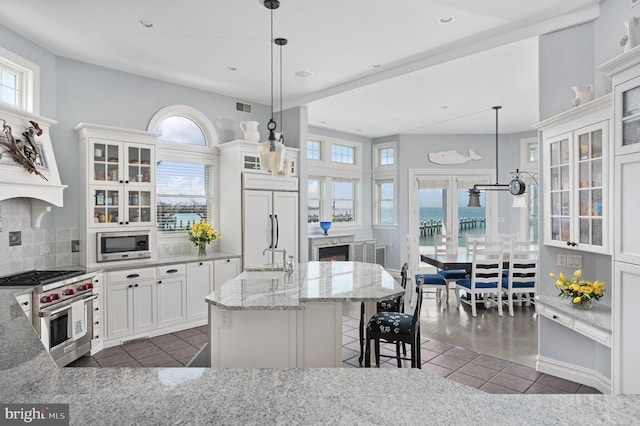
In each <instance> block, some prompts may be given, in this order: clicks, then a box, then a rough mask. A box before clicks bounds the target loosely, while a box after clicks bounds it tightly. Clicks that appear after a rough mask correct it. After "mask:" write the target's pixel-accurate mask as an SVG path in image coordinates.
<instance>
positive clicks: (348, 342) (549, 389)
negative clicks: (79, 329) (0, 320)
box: [69, 316, 600, 394]
mask: <svg viewBox="0 0 640 426" xmlns="http://www.w3.org/2000/svg"><path fill="white" fill-rule="evenodd" d="M358 325H359V320H358V319H355V318H352V317H349V316H344V317H343V322H342V330H343V338H342V343H343V349H342V359H343V363H342V365H343V367H345V368H359V364H358V356H359V354H360V345H359V341H358ZM207 331H208V326H206V325H205V326H201V327H196V328H191V329H188V330H183V331H178V332H175V333H170V334H165V335H162V336H157V337H152V338H149V339H144V340H138V341H134V342H130V343H126V344H124V345H121V346H115V347H111V348H108V349H105V350H103V351H101V352H99V353H97V354H96V355H95V356H85V357H82V358H80V359H78V360H76V361H75V362H73V363H72V364H69V367H182V366H185V365H187V364H188V363H189V361H190V360H191V359H192V358H193V357H194V356H195V355H196V353H197V352H198V350H200V348H202V346H203V345H204V344H205V343H206V342H207ZM407 351H409V348H407ZM381 353H382V354H387V355H394V353H395V347H394V346H392V345H382V348H381ZM421 356H422V371H424V372H427V373H431V374H435V375H438V376H441V377H445V378H447V379H449V380H454V381H456V382H459V383H463V384H465V385H468V386H471V387H474V388H476V389H480V390H482V391H485V392H488V393H502V394H505V393H513V394H528V393H536V394H552V393H562V394H568V393H600V392H599V391H598V390H596V389H593V388H591V387H588V386H584V385H581V384H579V383H574V382H571V381H568V380H564V379H561V378H558V377H554V376H550V375H548V374H543V373H539V372H537V371H536V370H535V369H533V368H530V367H526V366H523V365H520V364H516V363H513V362H509V361H505V360H502V359H499V358H495V357H491V356H487V355H483V354H480V353H478V352H473V351H470V350H467V349H463V348H461V347H458V346H453V345H450V344H446V343H441V342H438V341H435V340H430V339H427V338H423V339H422V344H421ZM380 362H381V365H380V368H397V361H396V360H395V359H393V358H381V361H380ZM402 362H403V366H404V367H409V365H410V362H409V361H402Z"/></svg>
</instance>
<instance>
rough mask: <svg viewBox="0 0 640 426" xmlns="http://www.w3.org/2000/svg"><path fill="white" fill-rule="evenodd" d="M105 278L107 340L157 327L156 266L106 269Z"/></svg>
mask: <svg viewBox="0 0 640 426" xmlns="http://www.w3.org/2000/svg"><path fill="white" fill-rule="evenodd" d="M107 280H108V284H107V300H106V302H107V338H108V339H114V338H118V337H126V336H130V335H133V334H136V333H141V332H144V331H148V330H153V329H155V328H157V324H158V317H157V309H156V307H157V293H156V292H157V288H156V280H155V269H153V268H144V269H136V270H127V271H117V272H109V273H108V274H107Z"/></svg>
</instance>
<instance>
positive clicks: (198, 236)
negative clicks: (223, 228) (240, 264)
mask: <svg viewBox="0 0 640 426" xmlns="http://www.w3.org/2000/svg"><path fill="white" fill-rule="evenodd" d="M221 239H222V235H220V234H219V233H218V231H217V230H215V229H213V226H211V224H210V223H209V222H207V221H206V220H205V219H200V220H199V221H198V222H196V223H194V224H193V226H192V227H191V229H189V241H191V242H193V243H194V244H195V245H197V246H200V247H204V245H205V244H209V243H211V242H213V241H215V240H221Z"/></svg>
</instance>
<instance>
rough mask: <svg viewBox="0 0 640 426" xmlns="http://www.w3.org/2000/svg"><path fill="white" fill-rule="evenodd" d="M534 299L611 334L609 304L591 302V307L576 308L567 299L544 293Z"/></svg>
mask: <svg viewBox="0 0 640 426" xmlns="http://www.w3.org/2000/svg"><path fill="white" fill-rule="evenodd" d="M536 301H537V302H538V303H539V304H541V305H545V306H548V307H550V308H553V309H555V310H557V311H560V312H562V313H564V314H567V315H569V316H570V317H572V318H574V319H577V320H579V321H582V322H584V323H586V324H588V325H591V326H593V327H595V328H598V329H600V330H602V331H605V332H607V333H609V334H611V308H610V307H609V306H606V305H603V304H601V303H598V302H593V304H592V305H591V309H586V310H585V309H577V308H574V307H573V306H571V305H570V304H569V299H562V298H560V297H553V296H545V295H539V296H536Z"/></svg>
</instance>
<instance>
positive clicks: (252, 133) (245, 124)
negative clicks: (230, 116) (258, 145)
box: [240, 121, 260, 142]
mask: <svg viewBox="0 0 640 426" xmlns="http://www.w3.org/2000/svg"><path fill="white" fill-rule="evenodd" d="M259 124H260V123H258V122H257V121H241V122H240V129H242V131H243V132H244V140H245V141H249V142H259V141H260V132H259V131H258V125H259Z"/></svg>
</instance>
